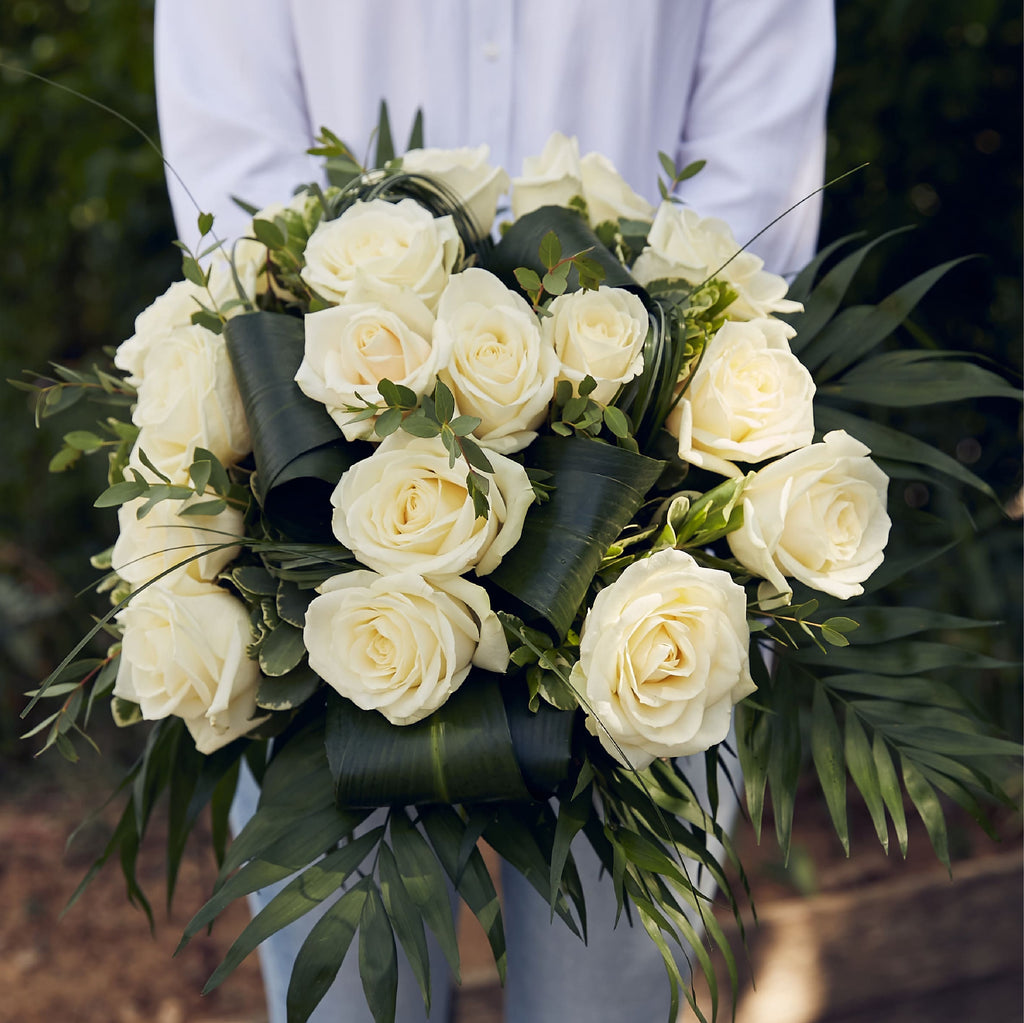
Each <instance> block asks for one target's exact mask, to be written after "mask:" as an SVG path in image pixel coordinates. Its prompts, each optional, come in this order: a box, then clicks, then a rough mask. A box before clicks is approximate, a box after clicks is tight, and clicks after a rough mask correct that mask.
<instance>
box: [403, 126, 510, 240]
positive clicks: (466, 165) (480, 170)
mask: <svg viewBox="0 0 1024 1023" xmlns="http://www.w3.org/2000/svg"><path fill="white" fill-rule="evenodd" d="M490 155H491V150H490V147H489V146H487V145H482V146H476V147H475V148H462V149H410V150H409V151H408V152H407V153H406V154H405V155H404V156H403V157H402V170H403V171H408V172H409V173H410V174H425V175H427V176H428V177H432V178H436V179H437V180H438V181H440V182H441V183H442V184H443V185H446V186H447V187H448V188H449V189H450V190H451V191H452V192H454V193H455V195H456V197H457V198H458V199H460V200H461V201H462V205H463V206H465V208H466V212H467V213H469V215H470V217H471V218H472V220H473V224H474V225H475V227H476V233H477V237H478V238H483V237H486V235H488V234H490V231H491V227H492V226H493V224H494V214H495V213H496V211H497V209H498V199H499V197H500V196H501V195H503V194H504V193H505V192H506V191H507V190H508V185H509V180H508V174H506V173H505V171H504V170H503V169H502V168H501V167H492V166H491V165H490V164H489V163H488V162H487V158H488V157H489V156H490Z"/></svg>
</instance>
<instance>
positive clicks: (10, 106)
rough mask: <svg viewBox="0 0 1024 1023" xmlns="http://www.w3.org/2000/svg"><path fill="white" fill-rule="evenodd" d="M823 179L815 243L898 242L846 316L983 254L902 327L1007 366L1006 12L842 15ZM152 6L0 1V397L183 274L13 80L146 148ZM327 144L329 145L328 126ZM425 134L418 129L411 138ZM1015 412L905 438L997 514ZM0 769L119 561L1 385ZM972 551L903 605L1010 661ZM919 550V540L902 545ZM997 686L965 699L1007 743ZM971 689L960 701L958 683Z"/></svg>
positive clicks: (953, 6)
mask: <svg viewBox="0 0 1024 1023" xmlns="http://www.w3.org/2000/svg"><path fill="white" fill-rule="evenodd" d="M837 14H838V28H839V32H838V36H839V55H838V62H837V70H836V77H835V86H834V89H833V95H832V104H831V114H830V129H829V148H828V159H829V173H830V175H835V174H839V173H842V172H843V171H846V170H848V169H850V168H851V167H853V166H856V165H857V164H860V163H862V162H864V161H869V166H868V168H866V169H865V170H863V171H861V172H859V173H858V174H856V175H854V176H852V177H850V178H847V179H846V180H844V181H843V182H841V183H840V184H838V185H837V186H835V187H834V188H833V189H831V190H830V191H829V192H828V193H827V195H826V200H825V217H824V223H823V227H822V238H823V240H825V241H828V240H831V239H834V238H837V237H839V236H841V235H844V234H847V233H850V232H852V231H864V232H866V233H867V235H869V236H874V235H877V234H880V233H882V232H883V231H885V230H888V229H890V228H892V227H897V226H902V225H908V224H909V225H914V226H915V228H916V230H914V231H913V232H910V233H909V234H906V235H902V236H900V237H899V238H898V239H894V240H893V241H891V242H890V243H888V245H887V246H884V247H883V251H882V252H881V253H880V254H879V256H878V258H876V259H875V260H874V261H873V262H872V263H871V264H869V266H868V267H867V273H866V275H865V278H864V280H863V282H862V284H861V286H860V292H861V293H860V299H861V300H869V301H877V300H878V299H879V298H881V297H882V295H884V294H885V293H887V291H888V290H891V289H892V288H894V287H896V286H897V285H898V284H900V283H902V282H903V281H904V280H906V279H907V278H909V277H910V276H913V275H914V274H916V273H919V272H921V271H922V270H924V269H926V268H927V267H928V266H931V265H933V264H934V263H937V262H939V261H941V260H944V259H948V258H952V257H955V256H959V255H964V254H968V253H978V254H981V256H982V258H980V259H978V260H975V261H974V262H973V263H971V264H968V265H967V266H966V267H963V268H959V269H957V270H956V271H954V272H953V273H952V274H951V275H950V276H949V277H948V278H946V279H945V280H944V282H943V283H942V284H941V285H940V286H939V287H937V288H936V289H935V290H934V291H933V293H932V294H931V295H930V296H929V298H928V299H927V300H926V302H925V304H924V307H923V309H922V311H921V313H920V315H918V316H916V317H915V320H916V322H917V323H918V324H919V325H920V327H921V328H922V329H923V331H925V332H926V333H927V335H929V336H930V337H932V338H934V340H935V343H937V344H938V345H940V346H942V347H955V348H960V349H965V350H969V351H973V352H978V353H982V354H984V355H985V356H988V357H990V358H992V359H993V360H995V361H997V362H999V363H1001V364H1003V365H1004V366H1008V367H1010V368H1011V372H1015V373H1019V371H1020V367H1021V344H1020V339H1021V126H1020V102H1019V100H1020V89H1021V66H1020V65H1021V13H1020V9H1019V5H1017V4H1014V3H1010V2H1009V0H959V2H954V0H841V2H840V4H839V10H838V12H837ZM151 35H152V2H151V0H149V2H139V0H63V2H58V0H45V2H44V0H7V2H5V3H4V4H3V5H2V7H0V61H2V62H3V63H4V65H5V67H3V68H0V224H2V225H3V241H2V244H0V362H2V371H3V372H2V374H0V375H2V376H3V377H17V376H20V375H21V371H22V370H23V369H24V368H26V367H31V368H35V369H43V368H44V367H45V363H46V361H47V360H48V359H56V360H60V361H64V362H69V361H71V362H74V361H76V360H85V361H87V360H88V359H89V358H90V357H91V356H92V355H93V354H94V353H96V352H98V351H99V350H100V349H101V348H102V347H103V346H104V345H116V344H117V343H119V342H120V341H121V340H123V339H124V338H125V337H127V336H129V335H130V334H131V332H132V322H133V319H134V317H135V315H136V314H137V313H138V311H139V310H141V309H142V308H143V307H144V306H145V305H147V304H148V303H149V302H150V301H152V299H153V298H154V297H155V296H156V295H157V294H159V293H160V292H161V291H163V290H164V288H165V287H166V286H167V284H168V283H169V282H170V281H171V280H172V279H173V278H174V277H175V276H176V275H177V273H178V261H177V258H176V254H175V250H174V249H173V248H172V247H171V246H170V244H169V243H170V241H171V239H172V237H173V227H172V224H171V219H170V211H169V206H168V203H167V199H166V195H165V192H164V185H163V168H162V165H161V162H160V159H159V157H158V156H157V155H156V153H155V152H154V151H153V150H152V149H151V148H150V147H149V145H147V143H146V142H145V141H144V140H143V139H142V138H140V136H139V134H138V132H136V131H135V130H133V129H131V128H130V127H128V126H127V125H126V124H125V123H124V122H123V121H122V120H120V119H118V118H117V117H115V116H112V115H111V114H110V113H108V112H105V111H103V110H101V109H98V108H97V107H96V106H94V105H91V104H89V103H86V102H84V101H83V100H81V99H79V98H76V97H75V96H72V95H70V94H68V93H66V92H63V91H60V90H58V89H55V88H53V87H52V86H49V85H46V84H44V83H42V82H39V81H38V80H35V79H31V78H29V77H27V76H25V75H24V74H21V73H20V72H19V71H18V70H17V69H19V68H22V69H26V70H29V71H32V72H35V73H37V74H39V75H43V76H46V77H47V78H49V79H51V80H52V81H54V82H56V83H59V84H61V85H65V86H67V87H69V88H73V89H77V90H79V91H81V92H82V93H84V94H86V95H87V96H89V97H91V98H92V99H94V100H96V101H98V102H100V103H104V104H106V105H108V106H109V107H110V108H112V109H113V110H116V111H118V112H119V113H121V114H123V115H124V116H125V117H127V118H130V119H131V120H133V121H135V122H137V123H138V124H139V125H140V126H141V127H142V128H143V129H144V130H145V131H146V132H147V133H150V134H151V135H153V136H154V137H155V136H156V110H155V102H154V98H153V78H152V48H151ZM336 127H337V128H339V129H341V130H343V128H344V126H336ZM428 131H429V126H428ZM1017 415H1018V412H1017V409H1016V408H1014V407H1013V406H1012V405H1011V403H1009V402H1006V403H1002V402H994V401H993V402H988V403H976V404H974V405H969V406H965V407H964V408H963V409H960V410H958V411H957V412H956V413H955V414H953V415H944V416H942V417H941V418H933V419H932V420H931V421H921V422H920V423H915V428H917V426H918V425H919V426H920V429H921V431H922V432H923V433H924V434H925V435H926V436H927V438H928V439H930V440H932V441H933V442H934V443H937V444H939V446H941V447H942V448H943V450H945V451H947V452H949V453H950V454H954V455H956V456H957V457H959V458H961V460H962V461H964V462H965V463H967V464H970V465H971V467H972V468H973V469H974V470H975V471H976V472H978V473H979V474H980V475H981V476H983V477H984V478H985V479H986V480H988V481H989V482H990V483H991V484H992V485H993V486H994V487H996V489H997V490H998V492H999V494H1000V496H1001V498H1003V499H1004V500H1007V499H1009V498H1011V497H1012V496H1013V494H1014V493H1016V491H1017V490H1018V489H1019V487H1020V448H1019V420H1018V418H1017ZM0 416H2V418H3V423H4V431H3V438H4V457H3V458H0V493H2V495H3V500H2V501H0V756H7V757H19V756H20V757H23V756H25V755H26V754H27V753H28V752H30V751H29V750H28V747H27V744H19V743H18V742H17V740H16V736H17V734H18V731H19V730H20V729H19V725H20V722H19V721H18V720H17V710H18V708H19V706H20V703H21V697H20V693H21V691H23V690H24V689H26V688H28V687H29V686H30V685H31V684H32V683H33V682H34V681H37V680H38V679H39V678H40V677H41V676H42V675H43V674H45V673H46V671H47V670H48V669H49V667H52V665H53V663H55V662H56V660H58V659H59V658H60V657H61V656H62V655H63V653H64V652H65V651H66V650H67V649H69V648H70V646H71V644H72V643H73V642H74V640H75V639H76V638H77V636H78V635H80V634H81V632H82V629H83V625H84V624H85V623H86V621H87V617H86V616H87V614H88V612H89V611H90V610H101V609H102V608H103V598H102V597H100V598H97V597H95V596H94V597H83V598H78V599H76V598H75V597H74V593H75V591H76V590H78V589H80V588H82V587H84V586H87V585H88V584H89V582H90V581H91V580H92V579H93V578H94V577H95V573H94V572H93V571H92V570H91V569H90V568H89V565H88V556H89V555H90V554H93V553H95V552H96V551H97V550H99V549H101V548H102V547H104V546H106V544H107V543H108V542H109V541H110V540H112V538H113V532H114V528H115V524H114V522H113V521H112V516H111V515H109V513H102V514H100V513H97V512H93V511H92V509H91V507H90V505H91V495H94V494H95V493H96V492H97V490H98V489H99V488H100V486H101V479H102V466H100V465H99V464H96V465H93V466H90V467H88V468H87V470H86V471H85V472H75V473H70V474H63V475H60V476H51V475H48V474H47V472H46V464H47V462H48V460H49V458H50V456H51V455H52V454H53V452H54V451H55V450H56V449H57V447H58V438H59V435H60V434H61V433H63V432H66V431H67V430H69V429H72V428H74V427H75V426H78V425H86V424H87V423H88V420H89V413H88V412H86V413H81V414H79V418H80V420H81V423H79V422H75V421H74V420H75V416H69V417H66V418H65V419H64V420H62V421H58V422H57V423H56V425H55V426H50V425H46V426H45V428H44V429H43V430H41V431H36V430H35V429H34V428H33V425H32V420H31V416H30V415H29V413H28V408H27V405H26V402H25V400H24V395H22V394H20V393H18V392H16V391H14V390H13V389H11V388H6V387H0ZM893 505H894V512H895V514H896V515H897V517H899V518H913V517H915V516H920V515H922V514H923V515H925V516H928V521H929V523H930V524H929V526H928V529H929V530H931V531H935V530H939V531H941V530H942V529H943V528H945V527H949V526H950V524H951V523H952V524H954V525H955V522H954V521H953V519H952V515H953V512H952V510H951V509H952V504H951V502H950V501H949V499H948V498H947V497H946V496H945V495H944V494H943V493H941V492H932V490H931V489H929V488H928V487H923V486H921V485H919V484H911V485H909V486H903V485H902V484H896V485H894V490H893ZM971 507H972V510H973V512H974V517H975V521H976V524H977V526H978V527H979V530H978V533H977V535H976V536H975V538H974V539H973V540H971V541H970V542H969V543H965V544H963V545H961V547H959V548H958V549H957V552H956V553H955V554H953V555H951V556H949V557H947V558H944V559H942V561H941V563H939V564H938V566H937V567H935V566H933V568H932V569H930V570H929V572H928V573H927V574H926V575H925V576H923V577H920V576H921V574H920V573H919V574H918V576H919V577H915V579H914V580H912V581H911V583H910V584H909V588H908V599H911V598H920V597H921V596H922V594H923V596H924V597H925V599H926V602H927V603H928V604H930V605H931V606H935V605H936V604H937V603H938V602H939V601H940V600H941V602H942V603H943V604H944V605H945V606H946V607H947V608H948V609H949V610H953V611H957V612H959V613H966V614H975V615H977V616H979V617H986V618H1002V619H1004V620H1005V621H1007V622H1009V623H1012V624H1013V628H1010V629H1004V630H1002V631H1001V632H1000V631H992V632H990V633H989V634H988V636H987V638H986V640H985V641H986V642H988V643H989V644H992V645H993V648H994V649H995V650H996V651H997V652H998V653H1000V654H1002V655H1003V656H1005V657H1007V658H1008V659H1016V658H1017V657H1018V656H1019V646H1020V641H1019V633H1018V631H1017V623H1018V622H1019V621H1020V619H1021V609H1020V563H1021V545H1020V530H1019V528H1018V527H1017V524H1016V523H1012V522H1009V521H1007V520H1006V519H1005V518H1003V517H1002V516H1001V515H1000V513H999V510H998V509H996V508H994V507H993V506H992V505H991V504H988V505H986V504H985V503H984V502H980V501H978V500H973V499H972V501H971ZM915 529H917V530H918V535H922V534H921V533H920V531H919V526H918V525H915ZM1018 677H1019V675H1018V673H1017V672H1016V671H1012V672H1009V673H1008V674H1007V676H1006V677H1004V678H1003V679H1002V680H1000V679H999V678H998V677H996V678H995V679H994V680H990V682H989V684H988V685H987V688H986V689H985V690H984V692H983V694H982V696H983V698H984V699H985V700H986V701H988V702H989V704H990V707H991V709H992V710H993V712H994V713H996V714H998V715H999V716H1000V717H1001V718H1003V720H1004V722H1005V723H1006V724H1007V726H1008V727H1011V728H1014V729H1015V728H1016V727H1017V722H1018V721H1019V718H1020V714H1019V698H1017V697H1016V696H1010V695H1008V694H1011V693H1015V691H1016V686H1013V685H1012V684H1009V685H1008V684H1007V683H1008V682H1009V683H1012V682H1013V681H1015V680H1016V679H1017V678H1018ZM972 684H973V683H972Z"/></svg>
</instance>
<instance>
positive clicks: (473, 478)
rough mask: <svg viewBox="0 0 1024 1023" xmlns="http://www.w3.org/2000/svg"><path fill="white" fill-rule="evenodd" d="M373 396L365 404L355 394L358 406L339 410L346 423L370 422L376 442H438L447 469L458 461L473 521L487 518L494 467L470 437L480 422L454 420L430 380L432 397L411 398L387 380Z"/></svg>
mask: <svg viewBox="0 0 1024 1023" xmlns="http://www.w3.org/2000/svg"><path fill="white" fill-rule="evenodd" d="M377 391H378V392H379V394H380V396H381V399H382V400H381V401H380V402H371V401H367V400H366V399H365V398H363V397H362V395H359V394H357V395H356V397H357V398H359V400H360V401H361V402H362V403H363V404H362V405H361V406H360V405H346V406H345V407H344V411H346V412H351V413H352V419H350V420H349V422H351V423H358V422H361V421H363V420H366V419H372V418H374V417H376V419H375V421H374V424H373V429H374V433H376V434H377V436H378V437H379V438H380V439H381V440H383V439H384V438H385V437H390V436H391V434H393V433H395V432H396V431H398V430H403V431H405V433H408V434H410V435H411V436H413V437H440V438H441V443H442V444H444V447H445V450H446V451H447V452H448V464H449V466H450V467H453V468H454V466H455V463H456V462H457V461H459V460H460V459H462V460H463V461H465V463H466V468H467V471H466V490H467V491H468V492H469V495H470V497H472V499H473V510H474V511H475V512H476V517H477V518H478V519H485V518H487V515H488V512H489V510H490V506H489V504H488V501H487V494H488V492H489V490H490V483H491V481H490V480H489V479H488V475H489V474H490V473H492V472H494V467H493V466H492V465H491V463H490V460H489V459H488V458H487V455H486V454H485V453H484V450H483V448H482V447H481V446H480V445H479V444H478V443H477V442H476V440H475V439H474V438H473V436H472V433H473V431H474V430H475V429H476V428H477V427H478V426H479V425H480V422H481V420H480V418H479V417H478V416H461V415H456V408H455V395H454V394H452V391H451V388H450V387H449V386H448V385H447V384H446V383H445V382H444V381H443V380H442V379H441V378H440V377H437V378H436V379H435V383H434V393H433V395H427V394H424V395H417V394H416V392H415V391H413V390H412V389H411V388H409V387H405V386H404V385H402V384H396V383H394V382H393V381H391V380H387V379H384V380H381V381H380V383H378V385H377Z"/></svg>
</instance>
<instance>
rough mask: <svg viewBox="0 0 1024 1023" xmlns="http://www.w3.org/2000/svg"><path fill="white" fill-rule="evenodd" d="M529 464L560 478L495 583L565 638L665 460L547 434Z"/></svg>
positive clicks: (530, 519)
mask: <svg viewBox="0 0 1024 1023" xmlns="http://www.w3.org/2000/svg"><path fill="white" fill-rule="evenodd" d="M525 461H526V466H527V468H528V469H542V470H544V471H546V472H550V473H551V474H552V475H553V477H554V479H555V480H556V482H557V486H556V488H555V490H554V492H553V493H552V494H551V497H550V499H549V500H548V501H546V502H545V503H544V504H541V505H538V506H536V507H533V508H531V509H530V514H529V515H528V516H527V517H526V522H525V523H524V526H523V532H522V537H521V539H520V541H519V544H518V545H517V547H516V557H515V558H505V559H504V560H503V561H502V563H501V564H500V565H499V566H498V567H497V569H495V571H494V572H492V573H491V574H490V576H489V579H490V581H491V582H492V583H494V584H495V585H496V586H498V587H499V588H500V589H502V590H504V591H505V592H506V593H509V594H511V595H512V596H514V597H516V598H517V599H518V600H520V601H522V602H523V603H524V604H526V605H527V606H528V607H530V608H532V609H533V610H534V611H535V612H536V613H537V614H538V615H539V616H541V617H543V618H544V619H546V620H547V621H548V622H550V624H551V627H552V629H553V630H554V632H555V633H557V634H558V635H562V636H564V635H565V633H566V632H567V631H568V629H569V627H570V626H571V625H572V623H573V619H574V618H575V617H576V610H577V608H578V607H579V606H580V603H581V602H582V600H583V598H584V596H585V594H586V591H587V587H588V586H589V585H590V582H591V580H592V579H593V577H594V574H595V573H596V572H597V570H598V568H599V567H600V565H601V561H602V559H603V558H604V555H605V552H606V551H607V550H608V547H609V546H610V545H611V544H612V543H613V542H614V540H615V539H616V538H617V537H618V536H619V534H620V533H621V532H622V530H623V528H625V526H626V525H628V524H629V522H631V521H632V519H633V516H634V515H635V514H636V512H637V511H638V509H639V508H640V506H641V504H642V503H643V501H644V499H645V497H646V495H647V491H648V490H649V489H650V487H651V486H653V484H654V482H655V481H656V480H657V478H658V476H659V475H660V473H661V469H662V464H663V463H661V462H657V461H655V460H653V459H649V458H646V457H644V456H643V455H636V454H633V453H631V452H628V451H625V450H623V449H622V448H615V447H611V446H609V445H606V444H596V443H594V442H593V441H590V440H584V439H562V438H559V437H541V438H539V439H538V440H536V441H534V442H533V444H531V445H530V447H529V448H527V449H526V452H525Z"/></svg>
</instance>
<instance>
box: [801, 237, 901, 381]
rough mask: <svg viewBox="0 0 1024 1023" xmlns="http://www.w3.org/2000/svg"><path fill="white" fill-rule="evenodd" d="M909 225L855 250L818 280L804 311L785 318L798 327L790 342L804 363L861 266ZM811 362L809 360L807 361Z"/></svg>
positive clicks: (805, 303)
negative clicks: (805, 352)
mask: <svg viewBox="0 0 1024 1023" xmlns="http://www.w3.org/2000/svg"><path fill="white" fill-rule="evenodd" d="M906 230H908V228H897V229H896V230H895V231H889V232H888V233H886V234H883V235H880V236H879V237H878V238H874V239H872V240H871V241H869V242H868V243H867V244H865V245H863V246H861V247H860V248H859V249H857V250H856V251H855V252H853V253H851V254H850V255H849V256H846V257H845V258H844V259H843V260H842V261H841V262H839V263H837V264H836V266H834V267H833V268H832V269H831V270H830V271H829V272H828V273H827V274H826V275H825V276H824V277H823V278H822V279H821V281H820V282H819V283H818V286H817V287H816V288H815V289H814V290H813V291H812V292H811V294H810V296H809V297H808V298H807V299H802V298H798V301H803V303H804V311H803V312H802V313H794V314H790V315H787V316H785V317H783V319H785V320H786V321H787V322H788V323H789V324H790V325H791V326H792V327H794V328H795V329H796V337H795V338H793V339H792V341H791V342H790V347H791V348H792V350H793V352H795V353H796V354H797V355H800V356H801V361H802V362H803V361H804V359H803V352H804V349H805V348H807V347H808V345H810V343H811V342H812V341H813V340H814V339H815V338H816V337H817V336H818V333H819V332H820V331H821V329H822V328H823V327H824V326H825V325H826V324H827V323H828V322H829V321H830V320H831V319H832V317H833V315H834V314H835V311H836V310H837V309H838V308H839V306H840V304H841V303H842V301H843V298H844V297H845V295H846V292H847V290H848V289H849V287H850V284H851V282H852V281H853V278H854V277H855V276H856V274H857V271H858V270H859V269H860V267H861V265H862V264H863V262H864V260H865V259H866V258H867V256H868V254H869V253H870V252H871V250H872V249H873V248H874V247H875V246H876V245H880V244H881V243H882V242H884V241H886V240H888V239H889V238H892V237H893V236H894V235H897V234H900V233H902V232H903V231H906ZM804 364H805V365H807V363H806V362H804Z"/></svg>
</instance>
